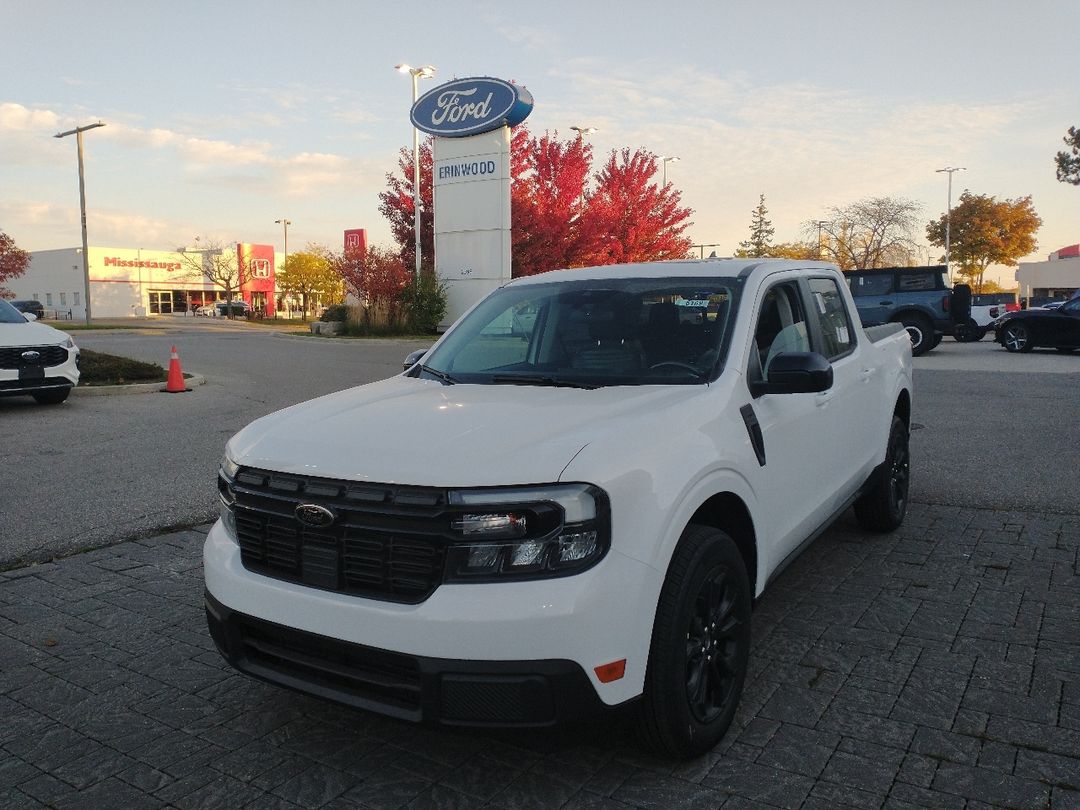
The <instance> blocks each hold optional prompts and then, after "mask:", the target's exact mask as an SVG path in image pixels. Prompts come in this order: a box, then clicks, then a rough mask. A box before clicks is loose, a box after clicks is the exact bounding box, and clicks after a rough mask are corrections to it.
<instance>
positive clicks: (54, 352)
mask: <svg viewBox="0 0 1080 810" xmlns="http://www.w3.org/2000/svg"><path fill="white" fill-rule="evenodd" d="M26 352H37V353H38V355H39V356H38V357H37V358H36V359H34V360H26V359H24V358H23V354H24V353H26ZM67 359H68V350H67V349H65V348H64V347H63V346H5V347H3V348H0V368H24V367H25V366H46V367H48V366H59V365H61V364H63V363H65V362H66V361H67Z"/></svg>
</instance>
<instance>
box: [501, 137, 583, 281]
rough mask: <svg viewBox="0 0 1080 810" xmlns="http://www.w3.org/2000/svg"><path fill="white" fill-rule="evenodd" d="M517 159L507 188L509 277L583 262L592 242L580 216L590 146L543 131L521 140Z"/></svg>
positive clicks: (527, 274) (528, 274) (580, 139)
mask: <svg viewBox="0 0 1080 810" xmlns="http://www.w3.org/2000/svg"><path fill="white" fill-rule="evenodd" d="M520 162H521V164H522V167H523V171H522V172H521V173H520V174H518V175H517V176H515V178H514V183H513V186H512V188H511V192H510V195H511V208H510V211H511V222H512V227H511V234H512V236H511V238H512V240H513V243H512V249H511V252H512V258H511V267H512V271H513V275H514V277H518V276H531V275H534V274H536V273H544V272H547V271H548V270H555V269H556V268H559V267H573V266H574V265H580V264H582V258H583V257H584V256H587V255H589V253H590V252H591V250H592V246H593V243H594V242H595V233H594V231H593V230H592V229H591V228H590V225H592V224H593V220H592V219H591V218H589V217H586V216H585V215H584V214H585V210H586V206H587V204H588V200H587V197H586V194H585V184H586V181H587V180H588V177H589V167H590V165H591V163H592V147H591V146H589V145H588V144H587V143H585V142H584V140H583V139H582V138H574V139H571V140H569V141H560V140H558V133H555V136H554V137H552V136H549V135H548V134H546V133H545V134H544V135H542V136H541V137H539V138H531V137H530V138H529V139H528V140H527V141H526V142H525V143H524V144H523V145H522V147H521V161H520Z"/></svg>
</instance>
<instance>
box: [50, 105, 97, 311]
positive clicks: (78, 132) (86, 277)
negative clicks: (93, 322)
mask: <svg viewBox="0 0 1080 810" xmlns="http://www.w3.org/2000/svg"><path fill="white" fill-rule="evenodd" d="M103 126H105V125H104V124H103V123H101V122H100V121H98V122H97V123H96V124H87V125H86V126H85V127H75V129H69V130H68V131H67V132H58V133H56V135H54V136H53V137H54V138H66V137H67V136H68V135H74V136H75V142H76V143H77V144H78V152H79V213H80V216H81V218H82V260H83V294H84V295H85V296H86V302H85V303H86V324H87V326H89V325H90V247H89V245H88V244H87V242H86V181H85V179H84V178H83V145H82V134H83V133H84V132H86V131H87V130H88V129H97V128H98V127H103Z"/></svg>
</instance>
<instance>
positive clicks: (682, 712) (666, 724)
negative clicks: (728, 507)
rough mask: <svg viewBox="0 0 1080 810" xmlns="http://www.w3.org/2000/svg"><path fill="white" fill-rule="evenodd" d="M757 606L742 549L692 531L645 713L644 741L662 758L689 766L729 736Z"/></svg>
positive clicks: (648, 677)
mask: <svg viewBox="0 0 1080 810" xmlns="http://www.w3.org/2000/svg"><path fill="white" fill-rule="evenodd" d="M750 599H751V593H750V579H749V577H748V576H747V573H746V566H745V564H744V563H743V559H742V555H741V554H740V553H739V549H738V547H737V546H736V545H735V541H734V540H732V539H731V537H730V536H728V535H727V534H725V533H724V532H722V531H720V530H718V529H714V528H712V527H709V526H697V525H691V526H689V527H688V528H687V529H686V531H685V532H684V533H683V536H682V538H681V539H680V541H679V545H678V547H677V548H676V550H675V556H674V557H673V558H672V561H671V565H670V566H669V567H668V574H667V578H666V579H665V580H664V587H663V588H662V590H661V592H660V601H659V604H658V605H657V610H656V621H655V623H654V626H653V634H652V645H651V647H650V653H649V666H648V669H647V671H646V674H645V691H644V694H643V695H642V700H641V705H640V728H641V732H642V736H643V737H644V738H645V741H646V743H647V744H649V746H650V747H652V748H653V749H654V750H656V751H657V752H659V753H661V754H664V755H667V756H671V757H678V758H681V759H689V758H691V757H696V756H699V755H701V754H704V753H705V752H706V751H709V750H710V749H712V748H713V747H714V746H715V745H716V744H717V743H718V742H720V740H721V739H722V738H723V736H724V734H725V733H726V732H727V730H728V727H729V726H730V725H731V721H732V718H733V717H734V716H735V709H736V708H737V707H738V705H739V698H740V696H741V695H742V689H743V682H744V681H745V679H746V667H747V661H748V660H749V657H750Z"/></svg>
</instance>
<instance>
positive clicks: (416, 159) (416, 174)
mask: <svg viewBox="0 0 1080 810" xmlns="http://www.w3.org/2000/svg"><path fill="white" fill-rule="evenodd" d="M394 69H395V70H396V71H398V72H399V73H408V74H409V75H410V76H412V100H413V104H416V99H417V98H419V94H418V91H419V80H420V79H431V78H434V76H435V68H434V67H432V66H431V65H424V66H423V67H418V68H414V67H412V66H410V65H406V64H405V63H404V62H402V63H401V64H400V65H394ZM412 163H413V230H414V231H416V275H415V277H416V279H417V280H419V279H420V130H418V129H417V128H416V127H413V133H412Z"/></svg>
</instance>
